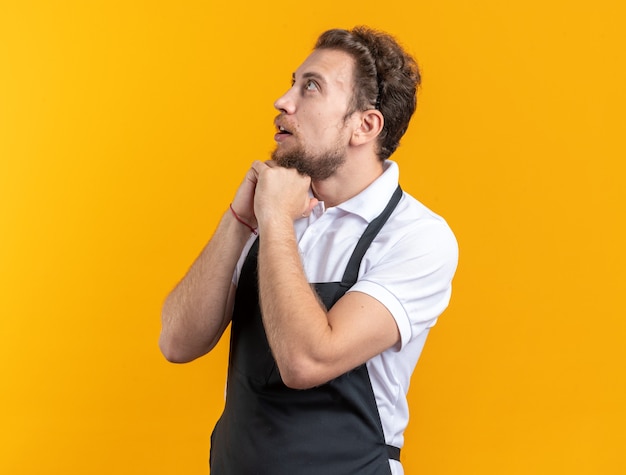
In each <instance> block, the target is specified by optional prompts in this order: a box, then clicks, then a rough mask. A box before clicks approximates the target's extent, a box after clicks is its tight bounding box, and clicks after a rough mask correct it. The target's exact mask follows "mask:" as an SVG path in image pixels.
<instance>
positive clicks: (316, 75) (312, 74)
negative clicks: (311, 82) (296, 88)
mask: <svg viewBox="0 0 626 475" xmlns="http://www.w3.org/2000/svg"><path fill="white" fill-rule="evenodd" d="M302 79H316V80H318V81H319V82H321V83H323V84H326V79H325V78H324V76H322V75H321V74H319V73H316V72H313V71H310V72H306V73H303V74H302ZM291 80H292V81H293V82H294V83H295V82H296V73H292V74H291Z"/></svg>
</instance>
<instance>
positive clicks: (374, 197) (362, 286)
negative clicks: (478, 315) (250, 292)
mask: <svg viewBox="0 0 626 475" xmlns="http://www.w3.org/2000/svg"><path fill="white" fill-rule="evenodd" d="M398 178H399V169H398V166H397V164H396V163H395V162H392V161H391V160H387V161H386V162H385V164H384V172H383V174H382V175H381V176H380V177H379V178H378V179H377V180H376V181H374V183H372V184H371V185H370V186H368V187H367V188H366V189H365V190H363V191H362V192H361V193H359V194H358V195H357V196H355V197H353V198H351V199H350V200H348V201H345V202H343V203H341V204H339V205H337V206H335V207H333V208H329V209H325V208H324V203H319V204H318V206H317V207H316V208H315V209H314V210H313V212H312V213H311V216H309V217H308V218H303V219H299V220H297V221H295V223H294V230H295V234H296V238H297V242H298V247H299V250H300V255H301V256H302V262H303V266H304V271H305V274H306V276H307V279H308V281H309V282H310V283H318V282H338V281H340V280H341V278H342V276H343V273H344V271H345V269H346V266H347V264H348V260H349V259H350V256H351V255H352V251H353V250H354V247H355V245H356V243H357V241H358V240H359V238H360V237H361V235H362V234H363V231H365V228H366V227H367V225H368V224H369V223H370V222H371V221H372V220H373V219H375V218H376V217H377V216H378V215H379V214H380V213H381V212H382V211H383V209H384V208H385V206H386V205H387V203H388V201H389V199H390V198H391V195H392V194H393V192H394V191H395V189H396V187H397V186H398ZM253 242H254V236H251V239H250V241H249V242H248V244H247V245H246V247H245V248H244V250H243V253H242V257H241V258H240V260H239V264H238V266H237V269H236V272H235V280H234V282H237V279H238V277H239V272H240V271H241V266H242V265H243V261H244V260H245V257H246V256H247V254H248V250H249V248H250V246H251V245H252V243H253ZM457 260H458V248H457V242H456V239H455V237H454V234H453V233H452V231H451V230H450V228H449V227H448V225H447V223H446V222H445V221H444V220H443V219H442V218H441V217H439V216H437V215H436V214H434V213H433V212H432V211H430V210H429V209H428V208H426V207H425V206H424V205H423V204H421V203H420V202H419V201H417V200H416V199H415V198H413V197H412V196H410V195H408V194H407V193H404V194H403V196H402V199H401V200H400V203H399V204H398V206H397V208H396V209H395V210H394V212H393V214H392V215H391V217H390V218H389V220H388V221H387V223H386V224H385V225H384V227H383V228H382V229H381V231H380V232H379V234H378V235H377V236H376V238H375V239H374V241H373V242H372V244H371V245H370V247H369V249H368V250H367V252H366V253H365V256H364V257H363V261H362V262H361V267H360V270H359V278H358V281H357V283H356V284H355V285H354V286H353V287H352V288H351V289H350V290H349V292H350V291H359V292H363V293H365V294H368V295H370V296H372V297H374V298H375V299H376V300H378V301H379V302H381V303H382V304H383V305H384V306H385V307H386V308H387V309H388V310H389V311H390V313H391V314H392V315H393V318H394V319H395V321H396V324H397V325H398V329H399V331H400V337H401V342H400V343H399V344H398V345H396V346H395V347H393V348H390V349H389V350H386V351H384V352H383V353H381V354H379V355H377V356H375V357H374V358H372V359H370V360H369V361H368V362H367V369H368V372H369V375H370V379H371V382H372V387H373V390H374V395H375V397H376V403H377V406H378V410H379V413H380V417H381V421H382V426H383V432H384V435H385V440H386V442H387V444H389V445H393V446H395V447H402V446H403V445H404V430H405V428H406V426H407V424H408V420H409V409H408V404H407V399H406V394H407V391H408V388H409V383H410V379H411V374H412V373H413V370H414V368H415V365H416V364H417V360H418V358H419V356H420V354H421V352H422V348H423V347H424V343H425V341H426V336H427V334H428V330H429V329H430V328H431V327H432V326H433V325H434V324H435V323H436V321H437V318H438V317H439V315H440V314H441V313H442V312H443V311H444V310H445V308H446V307H447V306H448V302H449V300H450V293H451V283H452V277H453V276H454V272H455V270H456V266H457ZM390 463H391V468H392V474H393V475H400V474H402V473H403V470H402V465H401V464H400V463H398V462H396V461H394V460H391V461H390Z"/></svg>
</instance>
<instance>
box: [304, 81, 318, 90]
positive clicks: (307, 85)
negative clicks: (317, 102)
mask: <svg viewBox="0 0 626 475" xmlns="http://www.w3.org/2000/svg"><path fill="white" fill-rule="evenodd" d="M318 89H319V88H318V87H317V83H316V82H315V81H313V80H312V79H309V80H308V81H307V82H306V83H304V90H305V91H317V90H318Z"/></svg>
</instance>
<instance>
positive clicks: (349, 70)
mask: <svg viewBox="0 0 626 475" xmlns="http://www.w3.org/2000/svg"><path fill="white" fill-rule="evenodd" d="M353 87H354V60H353V59H352V57H351V56H350V55H348V54H347V53H345V52H343V51H339V50H329V49H321V50H316V51H314V52H313V53H311V55H310V56H309V57H308V58H307V59H306V60H305V61H304V63H302V65H301V66H300V67H299V68H298V70H297V71H296V72H295V73H294V76H293V86H292V87H291V88H290V89H289V90H288V91H287V92H286V93H285V94H284V95H283V96H282V97H280V98H279V99H278V100H277V101H276V102H275V104H274V107H276V109H278V110H279V111H280V115H279V116H278V117H277V118H276V121H275V123H276V127H277V133H276V135H275V140H276V150H275V151H274V153H273V154H272V158H273V159H274V160H275V161H276V162H277V163H278V164H279V165H281V166H285V167H290V168H296V169H297V170H298V171H299V172H300V173H302V174H305V175H309V176H310V177H311V178H312V179H313V180H324V179H326V178H328V177H330V176H331V175H332V174H333V173H334V172H335V170H337V168H339V167H340V166H341V165H342V164H343V162H344V161H345V158H346V152H347V149H348V145H349V141H350V136H351V134H352V130H351V127H350V122H349V121H348V120H346V115H347V113H348V111H349V108H350V103H351V98H352V91H353Z"/></svg>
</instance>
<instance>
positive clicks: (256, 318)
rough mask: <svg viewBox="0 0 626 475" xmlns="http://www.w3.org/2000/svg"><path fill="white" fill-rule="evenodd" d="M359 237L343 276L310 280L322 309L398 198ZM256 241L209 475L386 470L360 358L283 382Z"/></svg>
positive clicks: (239, 303)
mask: <svg viewBox="0 0 626 475" xmlns="http://www.w3.org/2000/svg"><path fill="white" fill-rule="evenodd" d="M401 196H402V190H401V189H400V187H399V186H398V188H397V189H396V192H395V193H394V195H393V196H392V198H391V200H390V201H389V203H388V204H387V207H386V208H385V210H384V211H383V212H382V213H381V214H380V215H379V216H378V217H377V218H376V219H375V220H374V221H372V222H371V223H370V224H369V225H368V227H367V228H366V230H365V232H364V233H363V235H362V236H361V238H360V240H359V242H358V243H357V245H356V247H355V250H354V252H353V254H352V256H351V258H350V261H349V263H348V266H347V268H346V271H345V273H344V276H343V279H342V281H341V282H325V283H318V284H314V286H315V290H316V292H317V293H318V295H319V296H320V299H321V300H322V302H323V303H324V305H325V306H326V308H327V309H329V308H331V307H332V306H333V305H334V304H335V302H337V300H339V298H340V297H341V296H342V295H343V294H344V293H345V292H346V291H347V290H348V289H349V288H350V287H352V286H353V285H354V284H355V283H356V281H357V277H358V271H359V266H360V263H361V260H362V258H363V255H364V254H365V251H366V250H367V248H368V247H369V245H370V243H371V242H372V240H373V239H374V237H376V235H377V234H378V232H379V231H380V229H381V228H382V226H383V225H384V224H385V222H386V221H387V219H388V218H389V216H390V215H391V213H392V212H393V210H394V209H395V207H396V205H397V204H398V202H399V201H400V198H401ZM258 245H259V241H258V239H257V241H256V242H255V243H254V244H253V246H252V247H251V249H250V252H249V253H248V256H247V257H246V260H245V262H244V265H243V268H242V271H241V276H240V279H239V283H238V286H237V293H236V298H235V308H234V312H233V318H232V327H231V342H230V343H231V347H230V361H229V367H228V383H227V392H226V405H225V408H224V412H223V414H222V416H221V417H220V420H219V421H218V422H217V424H216V426H215V429H214V431H213V434H212V435H211V455H210V466H211V475H252V474H256V475H355V474H358V475H390V473H391V470H390V468H389V459H390V458H391V459H395V460H399V459H400V449H399V448H397V447H391V446H388V445H386V443H385V438H384V435H383V429H382V424H381V421H380V415H379V413H378V408H377V406H376V400H375V397H374V392H373V390H372V385H371V382H370V378H369V374H368V371H367V367H366V365H365V364H363V365H361V366H359V367H357V368H355V369H353V370H351V371H349V372H347V373H345V374H343V375H341V376H339V377H337V378H335V379H333V380H331V381H329V382H328V383H326V384H323V385H321V386H318V387H315V388H312V389H306V390H297V389H290V388H288V387H287V386H285V385H284V384H283V382H282V380H281V378H280V374H279V372H278V368H277V366H276V362H275V361H274V358H273V356H272V354H271V350H270V347H269V344H268V342H267V336H266V335H265V329H264V327H263V322H262V319H261V311H260V309H259V302H258V287H257V256H258Z"/></svg>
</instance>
